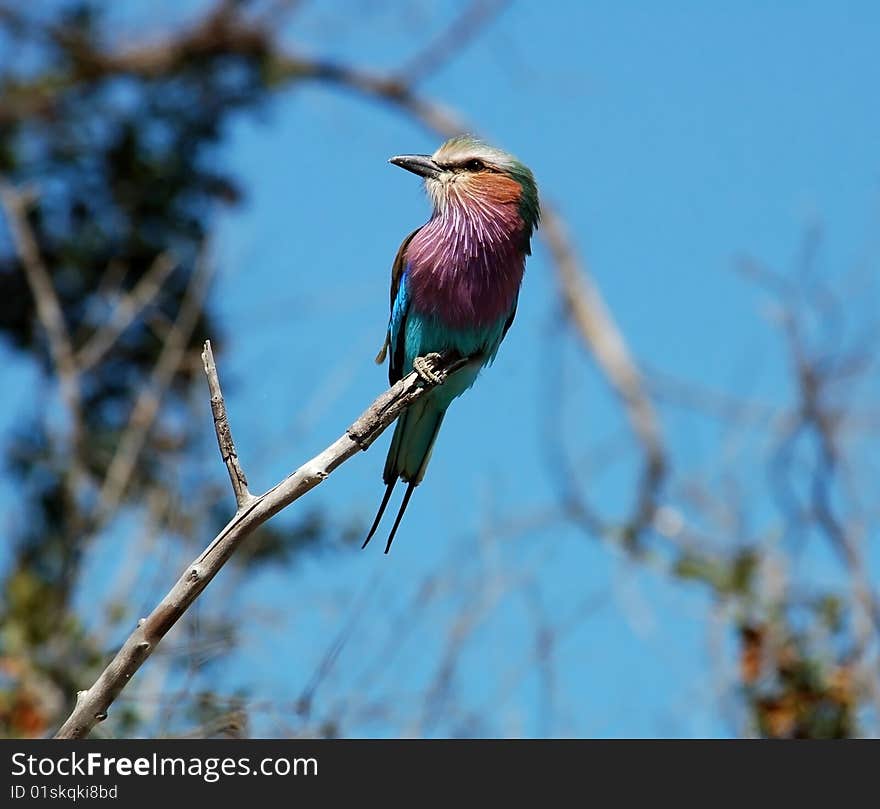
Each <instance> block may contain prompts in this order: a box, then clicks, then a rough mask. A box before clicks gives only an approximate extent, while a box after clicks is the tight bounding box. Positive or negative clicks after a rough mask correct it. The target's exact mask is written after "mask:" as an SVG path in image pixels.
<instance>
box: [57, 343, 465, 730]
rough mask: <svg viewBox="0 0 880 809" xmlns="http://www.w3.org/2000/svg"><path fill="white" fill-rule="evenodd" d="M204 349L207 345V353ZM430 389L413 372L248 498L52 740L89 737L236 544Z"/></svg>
mask: <svg viewBox="0 0 880 809" xmlns="http://www.w3.org/2000/svg"><path fill="white" fill-rule="evenodd" d="M208 350H209V347H208V346H207V344H206V352H207V351H208ZM426 361H427V362H429V363H430V365H431V368H432V370H433V371H434V373H435V374H437V376H438V377H439V378H440V380H441V384H442V382H443V381H445V380H446V379H447V378H448V376H449V375H450V374H452V373H453V372H455V371H457V370H458V369H460V368H462V367H463V366H464V365H466V364H467V362H468V360H467V359H466V358H464V359H462V358H459V357H450V356H444V357H441V358H440V359H439V360H436V361H432V360H431V359H430V358H428V359H427V360H426ZM431 387H432V385H430V384H429V383H427V382H424V381H423V380H422V379H421V377H420V376H419V375H418V374H416V373H415V372H413V373H411V374H409V375H408V376H406V377H404V378H403V379H401V380H400V381H399V382H398V383H396V384H395V385H393V386H392V387H391V388H389V389H388V390H387V391H386V392H385V393H383V394H382V395H381V396H379V398H378V399H376V400H375V401H374V402H373V403H372V404H371V405H370V406H369V407H368V408H367V409H366V410H365V411H364V412H363V413H362V414H361V415H360V417H359V418H358V419H357V420H356V421H355V422H354V423H353V424H352V425H351V426H350V427H349V428H348V429H347V430H346V431H345V433H343V435H342V436H340V437H339V438H338V439H337V440H336V441H334V442H333V443H332V444H331V445H330V446H329V447H327V449H325V450H324V451H323V452H321V453H320V454H319V455H316V456H315V457H314V458H312V459H311V460H310V461H307V462H306V463H305V464H303V465H302V466H301V467H300V468H299V469H297V470H296V471H295V472H293V473H291V474H290V475H288V476H287V477H286V478H285V479H284V480H283V481H281V482H280V483H278V484H277V485H276V486H274V487H272V488H271V489H269V491H267V492H266V493H264V494H261V495H259V496H257V497H252V499H251V500H250V501H248V502H247V504H246V505H245V506H244V507H243V508H240V509H239V510H238V511H237V512H236V514H235V516H234V517H233V518H232V520H230V522H229V523H228V524H227V525H226V527H225V528H224V529H223V530H222V531H221V532H220V533H219V534H218V535H217V536H216V537H214V539H213V540H212V541H211V543H210V544H209V545H208V547H207V548H205V550H204V551H203V552H202V553H201V554H200V555H199V556H198V557H197V558H196V559H194V560H193V561H192V563H191V564H189V565H188V566H187V568H186V570H185V571H184V572H183V573H182V574H181V576H180V578H179V579H178V580H177V583H176V584H175V585H174V586H173V587H172V588H171V590H169V592H168V594H167V595H166V596H165V598H163V599H162V601H161V602H160V603H159V604H158V605H157V606H156V608H155V609H154V610H153V611H152V612H151V613H150V614H149V615H148V616H147V617H146V618H142V619H141V620H140V621H138V625H137V628H136V629H135V630H134V632H132V634H131V635H130V636H129V638H128V640H126V641H125V643H124V644H123V646H122V648H121V649H120V650H119V651H118V652H117V653H116V656H115V657H114V658H113V660H111V661H110V663H109V664H108V665H107V667H106V668H105V669H104V671H103V672H102V673H101V675H100V676H99V677H98V679H97V680H96V681H95V683H94V685H92V687H91V688H89V689H88V690H86V691H80V692H79V693H78V694H77V699H76V705H75V707H74V709H73V712H72V713H71V714H70V716H69V717H68V719H67V721H66V722H65V723H64V724H63V725H62V726H61V728H60V729H59V730H58V733H57V734H56V735H55V738H57V739H78V738H83V737H85V736H87V735H88V733H89V731H90V730H91V729H92V728H93V727H94V726H95V724H97V723H98V722H101V721H103V720H104V719H106V718H107V711H108V710H109V708H110V705H111V704H112V703H113V701H114V700H115V699H116V697H117V696H118V695H119V693H120V692H121V691H122V689H123V688H125V686H126V684H127V683H128V681H129V680H130V679H131V677H132V676H133V675H134V673H135V672H136V671H137V670H138V669H139V668H140V667H141V665H142V664H143V662H144V661H145V660H146V659H147V658H148V657H149V656H150V655H151V654H152V653H153V651H154V650H155V648H156V646H157V645H158V643H159V642H160V641H161V640H162V638H163V637H164V636H165V635H166V634H167V632H168V631H169V630H170V629H171V627H172V626H174V624H175V623H177V621H178V620H179V619H180V617H181V616H182V615H183V614H184V613H185V612H186V610H187V609H188V608H189V607H190V605H191V604H192V603H193V602H194V601H195V600H196V598H198V596H199V595H200V593H201V592H202V590H204V589H205V587H207V586H208V583H209V582H210V581H211V579H213V578H214V576H216V575H217V573H218V572H219V571H220V568H222V567H223V565H225V564H226V562H227V561H229V558H230V557H231V556H232V554H233V553H235V551H236V550H237V549H238V547H239V546H240V545H241V543H242V542H243V540H244V539H245V538H246V537H247V536H249V535H250V534H251V533H253V531H254V530H255V529H256V528H257V527H259V526H260V525H262V524H263V523H264V522H266V520H268V519H269V518H271V517H273V516H274V515H275V514H277V513H278V512H279V511H281V510H282V509H284V508H286V507H287V506H289V505H290V504H291V503H292V502H293V501H294V500H298V499H299V498H300V497H302V496H303V495H304V494H306V493H307V492H309V491H311V490H312V489H313V488H315V486H317V485H318V484H319V483H321V482H322V481H324V480H326V478H327V477H328V476H329V475H330V473H331V472H332V471H333V470H334V469H336V468H337V467H338V466H340V465H341V464H343V463H344V462H345V461H347V460H348V459H349V458H351V457H353V456H354V455H356V454H357V453H358V452H360V451H362V450H366V449H367V448H368V447H369V446H370V444H372V443H373V441H375V440H376V439H377V438H378V437H379V436H380V435H381V434H382V432H383V431H384V430H385V428H386V427H388V425H389V424H391V423H392V422H393V421H394V420H395V419H396V418H397V417H398V416H399V415H400V414H401V413H402V412H403V411H404V410H405V409H406V408H408V407H409V406H410V405H412V404H413V403H414V402H416V401H417V400H418V399H419V398H420V397H421V396H424V395H425V393H427V391H428V390H429V389H430V388H431Z"/></svg>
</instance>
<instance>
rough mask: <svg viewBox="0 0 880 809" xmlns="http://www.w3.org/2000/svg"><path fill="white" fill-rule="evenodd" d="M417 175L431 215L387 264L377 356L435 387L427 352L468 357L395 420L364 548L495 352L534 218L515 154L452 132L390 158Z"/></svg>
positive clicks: (420, 473)
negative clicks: (430, 148)
mask: <svg viewBox="0 0 880 809" xmlns="http://www.w3.org/2000/svg"><path fill="white" fill-rule="evenodd" d="M388 162H389V163H392V164H393V165H395V166H399V167H400V168H402V169H406V170H407V171H410V172H412V173H413V174H416V175H418V176H420V177H422V178H423V180H424V185H425V190H426V191H427V195H428V197H429V199H430V202H431V207H432V211H431V216H430V218H429V219H428V221H427V222H426V223H425V224H424V225H422V226H421V227H419V228H417V229H416V230H414V231H413V232H412V233H410V234H409V235H408V236H407V237H406V238H405V239H404V240H403V243H402V244H401V245H400V249H399V250H398V251H397V255H396V257H395V259H394V263H393V265H392V269H391V314H390V316H389V319H388V328H387V331H386V335H385V342H384V344H383V346H382V349H381V350H380V351H379V354H378V356H377V357H376V363H377V364H382V363H383V362H384V361H385V358H386V356H387V357H388V360H389V362H388V379H389V382H390V383H391V384H392V385H393V384H394V383H395V382H397V381H399V380H400V379H401V378H402V377H404V376H406V375H407V374H409V373H410V372H411V371H412V370H416V372H417V373H418V374H419V376H421V377H422V378H423V379H424V380H425V381H428V382H431V383H432V384H435V385H436V383H437V382H438V379H437V378H436V376H434V375H433V372H432V370H431V368H430V366H429V365H427V364H426V362H425V361H424V358H425V357H426V356H427V355H436V354H442V353H447V354H451V355H453V356H458V357H460V358H462V359H464V360H466V363H465V365H464V366H463V367H461V368H460V369H459V370H457V371H455V372H454V373H452V374H450V375H449V377H448V378H447V379H446V380H445V382H444V383H443V384H442V385H437V386H436V387H433V388H432V389H431V390H430V391H428V392H427V393H426V394H425V395H423V396H422V397H420V398H419V399H417V400H416V402H415V403H414V404H413V405H411V406H410V407H409V408H408V409H407V410H405V411H404V412H403V413H402V414H401V415H400V417H399V418H398V420H397V424H396V426H395V429H394V435H393V437H392V439H391V446H390V448H389V450H388V456H387V458H386V460H385V468H384V471H383V475H382V478H383V481H384V483H385V487H386V488H385V494H384V496H383V498H382V503H381V505H380V506H379V510H378V512H377V514H376V517H375V519H374V521H373V524H372V527H371V528H370V531H369V533H368V534H367V538H366V539H365V540H364V543H363V545H362V548H365V547H366V546H367V544H368V543H369V542H370V540H371V539H372V538H373V535H374V534H375V533H376V530H377V529H378V527H379V523H380V521H381V520H382V515H383V514H384V513H385V509H386V507H387V506H388V502H389V500H390V498H391V493H392V491H393V490H394V487H395V485H396V484H397V483H398V481H401V480H402V481H404V482H405V483H406V484H407V488H406V491H405V493H404V496H403V500H402V501H401V505H400V509H399V511H398V512H397V517H396V518H395V520H394V525H393V527H392V528H391V532H390V534H389V535H388V541H387V543H386V545H385V553H386V554H387V553H388V552H389V551H390V550H391V543H392V542H393V541H394V536H395V534H396V533H397V529H398V528H399V526H400V521H401V520H402V519H403V514H404V512H405V511H406V507H407V506H408V505H409V500H410V497H411V496H412V493H413V490H414V489H415V487H416V486H418V485H419V484H420V483H421V482H422V479H423V478H424V476H425V470H426V468H427V466H428V461H429V460H430V458H431V452H432V450H433V448H434V442H435V441H436V439H437V434H438V432H439V431H440V427H441V425H442V424H443V417H444V415H445V414H446V410H447V408H448V407H449V405H450V404H451V403H452V401H453V400H454V399H456V398H457V397H458V396H460V395H461V394H462V393H464V392H465V391H466V390H467V389H468V388H470V387H471V385H473V384H474V382H475V381H476V379H477V376H478V374H479V373H480V371H481V370H482V368H483V367H484V366H486V365H488V364H490V363H491V362H492V361H493V360H494V359H495V355H496V354H497V352H498V348H499V346H500V345H501V341H502V340H503V339H504V337H505V335H506V334H507V331H508V329H510V326H511V324H512V323H513V319H514V316H515V315H516V307H517V301H518V299H519V292H520V286H521V283H522V279H523V273H524V271H525V262H526V257H527V256H528V255H530V254H531V239H532V234H533V232H534V230H535V229H536V228H537V226H538V223H539V219H540V202H539V199H538V187H537V184H536V182H535V178H534V175H533V174H532V172H531V170H530V169H529V168H528V167H527V166H526V165H525V164H523V163H522V162H521V161H519V160H518V159H517V158H516V157H514V156H513V155H511V154H509V153H507V152H505V151H503V150H501V149H499V148H496V147H494V146H491V145H489V144H488V143H486V142H484V141H482V140H480V139H478V138H476V137H474V136H472V135H458V136H456V137H453V138H450V139H449V140H447V141H446V142H445V143H443V144H442V145H441V146H440V147H439V148H438V149H437V151H435V152H434V154H432V155H425V154H404V155H397V156H395V157H392V158H390V159H389V161H388Z"/></svg>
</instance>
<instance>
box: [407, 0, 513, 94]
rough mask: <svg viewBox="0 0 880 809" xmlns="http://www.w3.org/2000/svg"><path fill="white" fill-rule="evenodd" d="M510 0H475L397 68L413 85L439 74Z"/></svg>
mask: <svg viewBox="0 0 880 809" xmlns="http://www.w3.org/2000/svg"><path fill="white" fill-rule="evenodd" d="M509 5H510V0H472V2H471V3H469V4H468V5H467V6H466V7H465V9H464V10H463V11H462V12H461V14H459V15H458V16H457V17H456V18H455V19H454V20H453V21H452V22H451V23H450V24H449V26H448V27H447V28H446V29H444V30H443V31H441V32H440V34H439V35H438V36H437V37H436V38H434V39H433V40H432V41H431V42H429V43H428V44H427V45H426V46H425V47H424V48H423V49H422V50H421V51H419V52H418V53H417V54H416V55H415V56H413V57H412V58H411V59H408V60H407V61H406V63H405V64H404V65H403V66H402V67H401V68H400V69H399V70H398V71H397V73H398V75H400V76H401V77H403V79H404V80H405V81H406V82H408V83H409V85H410V86H413V85H416V84H418V83H420V82H422V81H424V80H425V79H426V78H427V77H428V76H430V75H431V74H433V73H436V72H437V71H438V70H439V69H440V68H441V67H442V66H443V64H444V63H446V62H448V61H449V60H450V59H452V58H453V57H454V56H456V55H457V54H458V53H459V52H460V51H462V50H463V49H464V48H465V47H467V45H468V44H469V43H470V42H471V41H472V40H473V39H474V37H476V36H479V35H480V34H482V33H483V31H484V30H485V29H486V27H487V26H488V25H489V24H490V23H491V22H492V20H493V18H495V17H497V16H498V15H499V14H500V13H501V12H502V11H504V9H505V8H507V6H509Z"/></svg>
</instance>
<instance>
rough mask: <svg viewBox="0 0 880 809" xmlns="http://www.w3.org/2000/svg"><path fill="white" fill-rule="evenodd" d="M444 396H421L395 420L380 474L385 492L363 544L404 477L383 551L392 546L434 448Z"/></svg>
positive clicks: (374, 529) (371, 533)
mask: <svg viewBox="0 0 880 809" xmlns="http://www.w3.org/2000/svg"><path fill="white" fill-rule="evenodd" d="M444 399H445V397H444V398H443V399H440V397H435V396H434V395H431V394H429V395H428V396H423V397H422V398H421V399H419V400H418V401H417V402H416V403H415V404H414V405H412V407H410V408H409V409H408V410H407V411H406V412H405V413H404V414H403V415H402V416H401V417H400V418H399V419H398V420H397V426H396V427H395V428H394V437H393V438H392V439H391V447H390V448H389V450H388V457H387V458H386V459H385V471H384V473H383V475H382V478H383V480H384V481H385V486H386V488H385V496H384V497H383V498H382V504H381V505H380V506H379V511H378V513H377V514H376V519H375V520H374V521H373V526H372V527H371V528H370V533H369V534H367V538H366V539H365V540H364V544H363V547H366V546H367V543H368V542H369V541H370V540H371V539H372V538H373V534H375V533H376V529H377V528H378V527H379V522H380V521H381V519H382V515H383V514H384V513H385V508H386V507H387V506H388V501H389V500H390V499H391V492H392V491H393V489H394V485H395V484H396V483H397V481H398V480H400V479H403V480H404V481H406V483H407V484H408V486H407V489H406V493H405V494H404V496H403V502H402V503H401V504H400V510H399V511H398V512H397V517H396V519H395V520H394V526H393V527H392V529H391V533H390V534H389V536H388V542H387V543H386V545H385V553H388V551H389V550H390V549H391V543H392V542H393V541H394V535H395V534H396V533H397V528H398V526H399V525H400V521H401V520H402V519H403V513H404V511H406V507H407V506H408V505H409V499H410V497H411V496H412V492H413V489H415V487H416V486H418V485H419V483H421V482H422V478H424V476H425V470H426V469H427V468H428V461H429V460H430V459H431V450H433V449H434V442H435V441H436V440H437V433H439V432H440V426H441V425H442V424H443V416H445V415H446V409H447V408H448V407H449V401H444Z"/></svg>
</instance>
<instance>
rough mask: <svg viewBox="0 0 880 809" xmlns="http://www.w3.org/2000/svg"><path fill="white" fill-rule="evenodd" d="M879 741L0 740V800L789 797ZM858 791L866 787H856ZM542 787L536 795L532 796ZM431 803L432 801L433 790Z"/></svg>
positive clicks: (843, 775)
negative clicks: (477, 792)
mask: <svg viewBox="0 0 880 809" xmlns="http://www.w3.org/2000/svg"><path fill="white" fill-rule="evenodd" d="M878 757H880V743H877V742H857V741H854V742H754V741H730V742H691V741H668V742H663V741H656V742H651V741H574V740H572V741H417V740H413V741H404V740H400V741H330V740H315V741H310V740H298V741H268V740H266V741H261V740H236V741H229V740H218V741H213V740H198V741H195V740H186V741H169V740H159V741H148V740H131V741H129V740H112V741H109V740H108V741H92V740H86V741H78V742H60V741H49V740H45V741H11V740H5V741H0V772H2V776H0V783H2V786H0V806H4V807H5V806H8V807H17V806H20V807H29V806H59V805H63V804H64V803H65V802H66V803H68V804H74V805H77V806H88V807H92V806H94V807H97V806H120V807H129V806H131V807H137V806H153V807H155V806H157V804H156V801H173V802H174V804H173V805H174V806H177V805H179V804H178V801H186V800H192V799H199V800H218V801H222V805H223V806H226V805H228V804H229V802H232V801H235V802H241V803H240V804H239V805H244V806H246V807H247V809H250V807H249V806H248V804H246V803H244V802H248V801H259V802H260V803H259V804H258V805H259V806H261V807H262V806H263V805H264V804H263V803H262V802H264V801H269V803H268V804H265V805H273V806H274V805H275V804H276V803H278V804H282V803H283V805H285V806H286V805H294V804H296V803H297V802H299V801H301V800H310V801H311V800H319V801H321V802H322V803H321V805H324V802H326V801H328V800H331V799H339V800H346V799H347V800H352V799H353V800H356V801H357V802H358V803H361V802H363V803H366V804H367V805H372V804H373V803H378V804H383V803H386V802H387V801H388V800H389V799H391V798H397V799H404V800H406V801H407V802H409V803H421V802H423V801H424V800H425V799H428V798H430V799H434V800H436V799H443V800H452V801H455V802H456V803H461V804H462V805H464V806H467V805H470V804H471V803H472V802H473V799H474V793H475V790H477V789H479V791H480V793H482V794H486V793H487V791H488V793H489V794H491V795H492V796H493V798H494V799H495V800H498V799H505V800H506V799H509V798H518V799H520V800H521V799H523V798H526V797H527V796H528V797H529V799H530V800H532V799H537V800H541V803H542V805H544V804H546V805H550V806H555V805H557V804H560V803H561V804H567V803H573V804H578V805H580V804H584V803H587V804H588V803H591V802H593V801H597V802H598V803H597V805H599V806H603V807H604V806H606V805H609V804H610V805H620V804H623V805H627V804H629V803H630V802H635V801H636V800H638V801H646V800H647V801H649V802H655V801H658V800H661V799H663V800H664V801H665V800H676V801H678V800H680V799H683V798H688V797H693V798H697V799H700V800H701V801H702V802H705V801H707V800H709V801H714V800H716V799H717V798H720V797H723V798H727V799H732V798H738V799H740V800H746V801H749V802H750V804H754V805H763V804H765V803H766V802H767V801H768V800H769V799H770V798H771V797H773V798H776V799H778V800H781V801H782V802H783V803H784V805H790V804H791V803H792V802H793V801H794V800H795V798H796V796H798V795H801V796H805V797H808V798H810V799H812V800H816V799H819V798H820V797H821V798H824V799H827V800H841V799H844V798H847V797H855V796H857V795H859V794H864V796H865V797H868V796H870V795H871V794H874V792H875V790H876V779H875V778H874V777H873V773H872V771H873V769H874V768H875V762H876V761H878V760H880V758H878ZM861 790H865V791H864V792H861ZM542 797H545V798H547V799H548V800H546V801H545V800H542ZM432 802H433V800H432Z"/></svg>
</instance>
